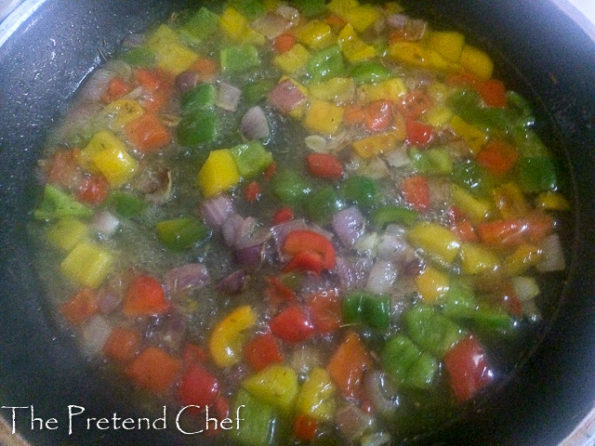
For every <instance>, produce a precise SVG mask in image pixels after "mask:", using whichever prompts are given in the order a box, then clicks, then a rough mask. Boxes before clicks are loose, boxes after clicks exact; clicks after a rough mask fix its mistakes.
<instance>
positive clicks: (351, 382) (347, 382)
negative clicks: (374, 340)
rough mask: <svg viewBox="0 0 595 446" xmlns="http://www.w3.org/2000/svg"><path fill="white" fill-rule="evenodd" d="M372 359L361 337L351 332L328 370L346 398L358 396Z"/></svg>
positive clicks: (336, 352) (329, 364)
mask: <svg viewBox="0 0 595 446" xmlns="http://www.w3.org/2000/svg"><path fill="white" fill-rule="evenodd" d="M371 364H372V362H371V358H370V357H369V355H368V352H367V350H366V348H365V347H364V345H363V344H362V342H361V340H360V338H359V336H358V335H357V334H356V333H354V332H349V333H348V334H347V335H346V336H345V339H344V340H343V342H342V343H341V345H340V346H339V348H338V349H337V350H336V351H335V353H333V356H332V357H331V359H330V361H329V363H328V366H327V370H328V372H329V374H330V376H331V378H332V379H333V381H334V383H335V385H336V386H337V387H338V388H339V390H340V391H341V393H342V394H343V395H344V396H348V397H350V396H351V397H353V396H358V395H359V393H360V389H361V386H362V379H363V375H364V372H365V371H366V370H367V369H368V368H369V367H370V366H371Z"/></svg>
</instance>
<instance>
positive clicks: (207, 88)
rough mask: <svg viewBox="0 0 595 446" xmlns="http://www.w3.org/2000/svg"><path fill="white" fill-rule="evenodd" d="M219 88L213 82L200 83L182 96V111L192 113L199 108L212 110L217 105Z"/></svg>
mask: <svg viewBox="0 0 595 446" xmlns="http://www.w3.org/2000/svg"><path fill="white" fill-rule="evenodd" d="M216 98H217V90H216V89H215V86H214V85H212V84H199V85H197V86H196V87H194V88H193V89H192V90H190V91H187V92H186V93H184V95H183V96H182V112H183V113H184V114H186V115H187V114H192V113H195V112H198V111H199V110H211V109H212V108H213V106H214V105H215V100H216Z"/></svg>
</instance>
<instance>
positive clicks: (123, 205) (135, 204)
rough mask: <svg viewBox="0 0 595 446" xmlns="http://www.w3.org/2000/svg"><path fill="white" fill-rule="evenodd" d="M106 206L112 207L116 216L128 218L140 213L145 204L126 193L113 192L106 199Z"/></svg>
mask: <svg viewBox="0 0 595 446" xmlns="http://www.w3.org/2000/svg"><path fill="white" fill-rule="evenodd" d="M108 206H110V207H113V208H114V210H115V211H116V212H117V213H118V215H120V216H122V217H126V218H130V217H134V216H136V215H139V214H140V213H142V212H143V211H144V210H145V209H146V207H147V203H146V202H145V201H144V200H142V199H141V198H139V197H136V196H134V195H132V194H130V193H128V192H122V191H114V192H112V193H111V194H110V196H109V198H108Z"/></svg>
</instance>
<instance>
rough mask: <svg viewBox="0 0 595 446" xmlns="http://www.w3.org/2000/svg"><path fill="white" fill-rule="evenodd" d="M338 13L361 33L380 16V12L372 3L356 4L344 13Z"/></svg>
mask: <svg viewBox="0 0 595 446" xmlns="http://www.w3.org/2000/svg"><path fill="white" fill-rule="evenodd" d="M338 15H339V16H341V18H342V19H343V20H345V21H346V22H348V23H351V24H352V25H353V27H354V28H355V30H356V31H357V32H359V33H363V32H364V31H365V30H367V29H368V28H369V27H370V26H372V25H373V24H374V23H375V22H376V21H377V20H378V19H379V18H380V13H379V12H378V10H377V9H376V8H375V7H374V6H372V5H361V6H356V7H355V8H351V9H349V10H347V11H346V12H345V13H344V14H343V15H341V14H338Z"/></svg>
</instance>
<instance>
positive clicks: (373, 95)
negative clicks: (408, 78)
mask: <svg viewBox="0 0 595 446" xmlns="http://www.w3.org/2000/svg"><path fill="white" fill-rule="evenodd" d="M358 92H359V93H360V94H361V95H362V96H364V97H365V99H366V100H367V101H368V102H372V101H381V100H385V101H392V102H396V101H398V100H399V99H400V98H401V96H403V95H405V94H406V93H407V87H406V86H405V82H403V79H401V78H398V77H395V78H393V79H387V80H385V81H382V82H378V83H377V84H365V85H362V86H360V87H359V88H358Z"/></svg>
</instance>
